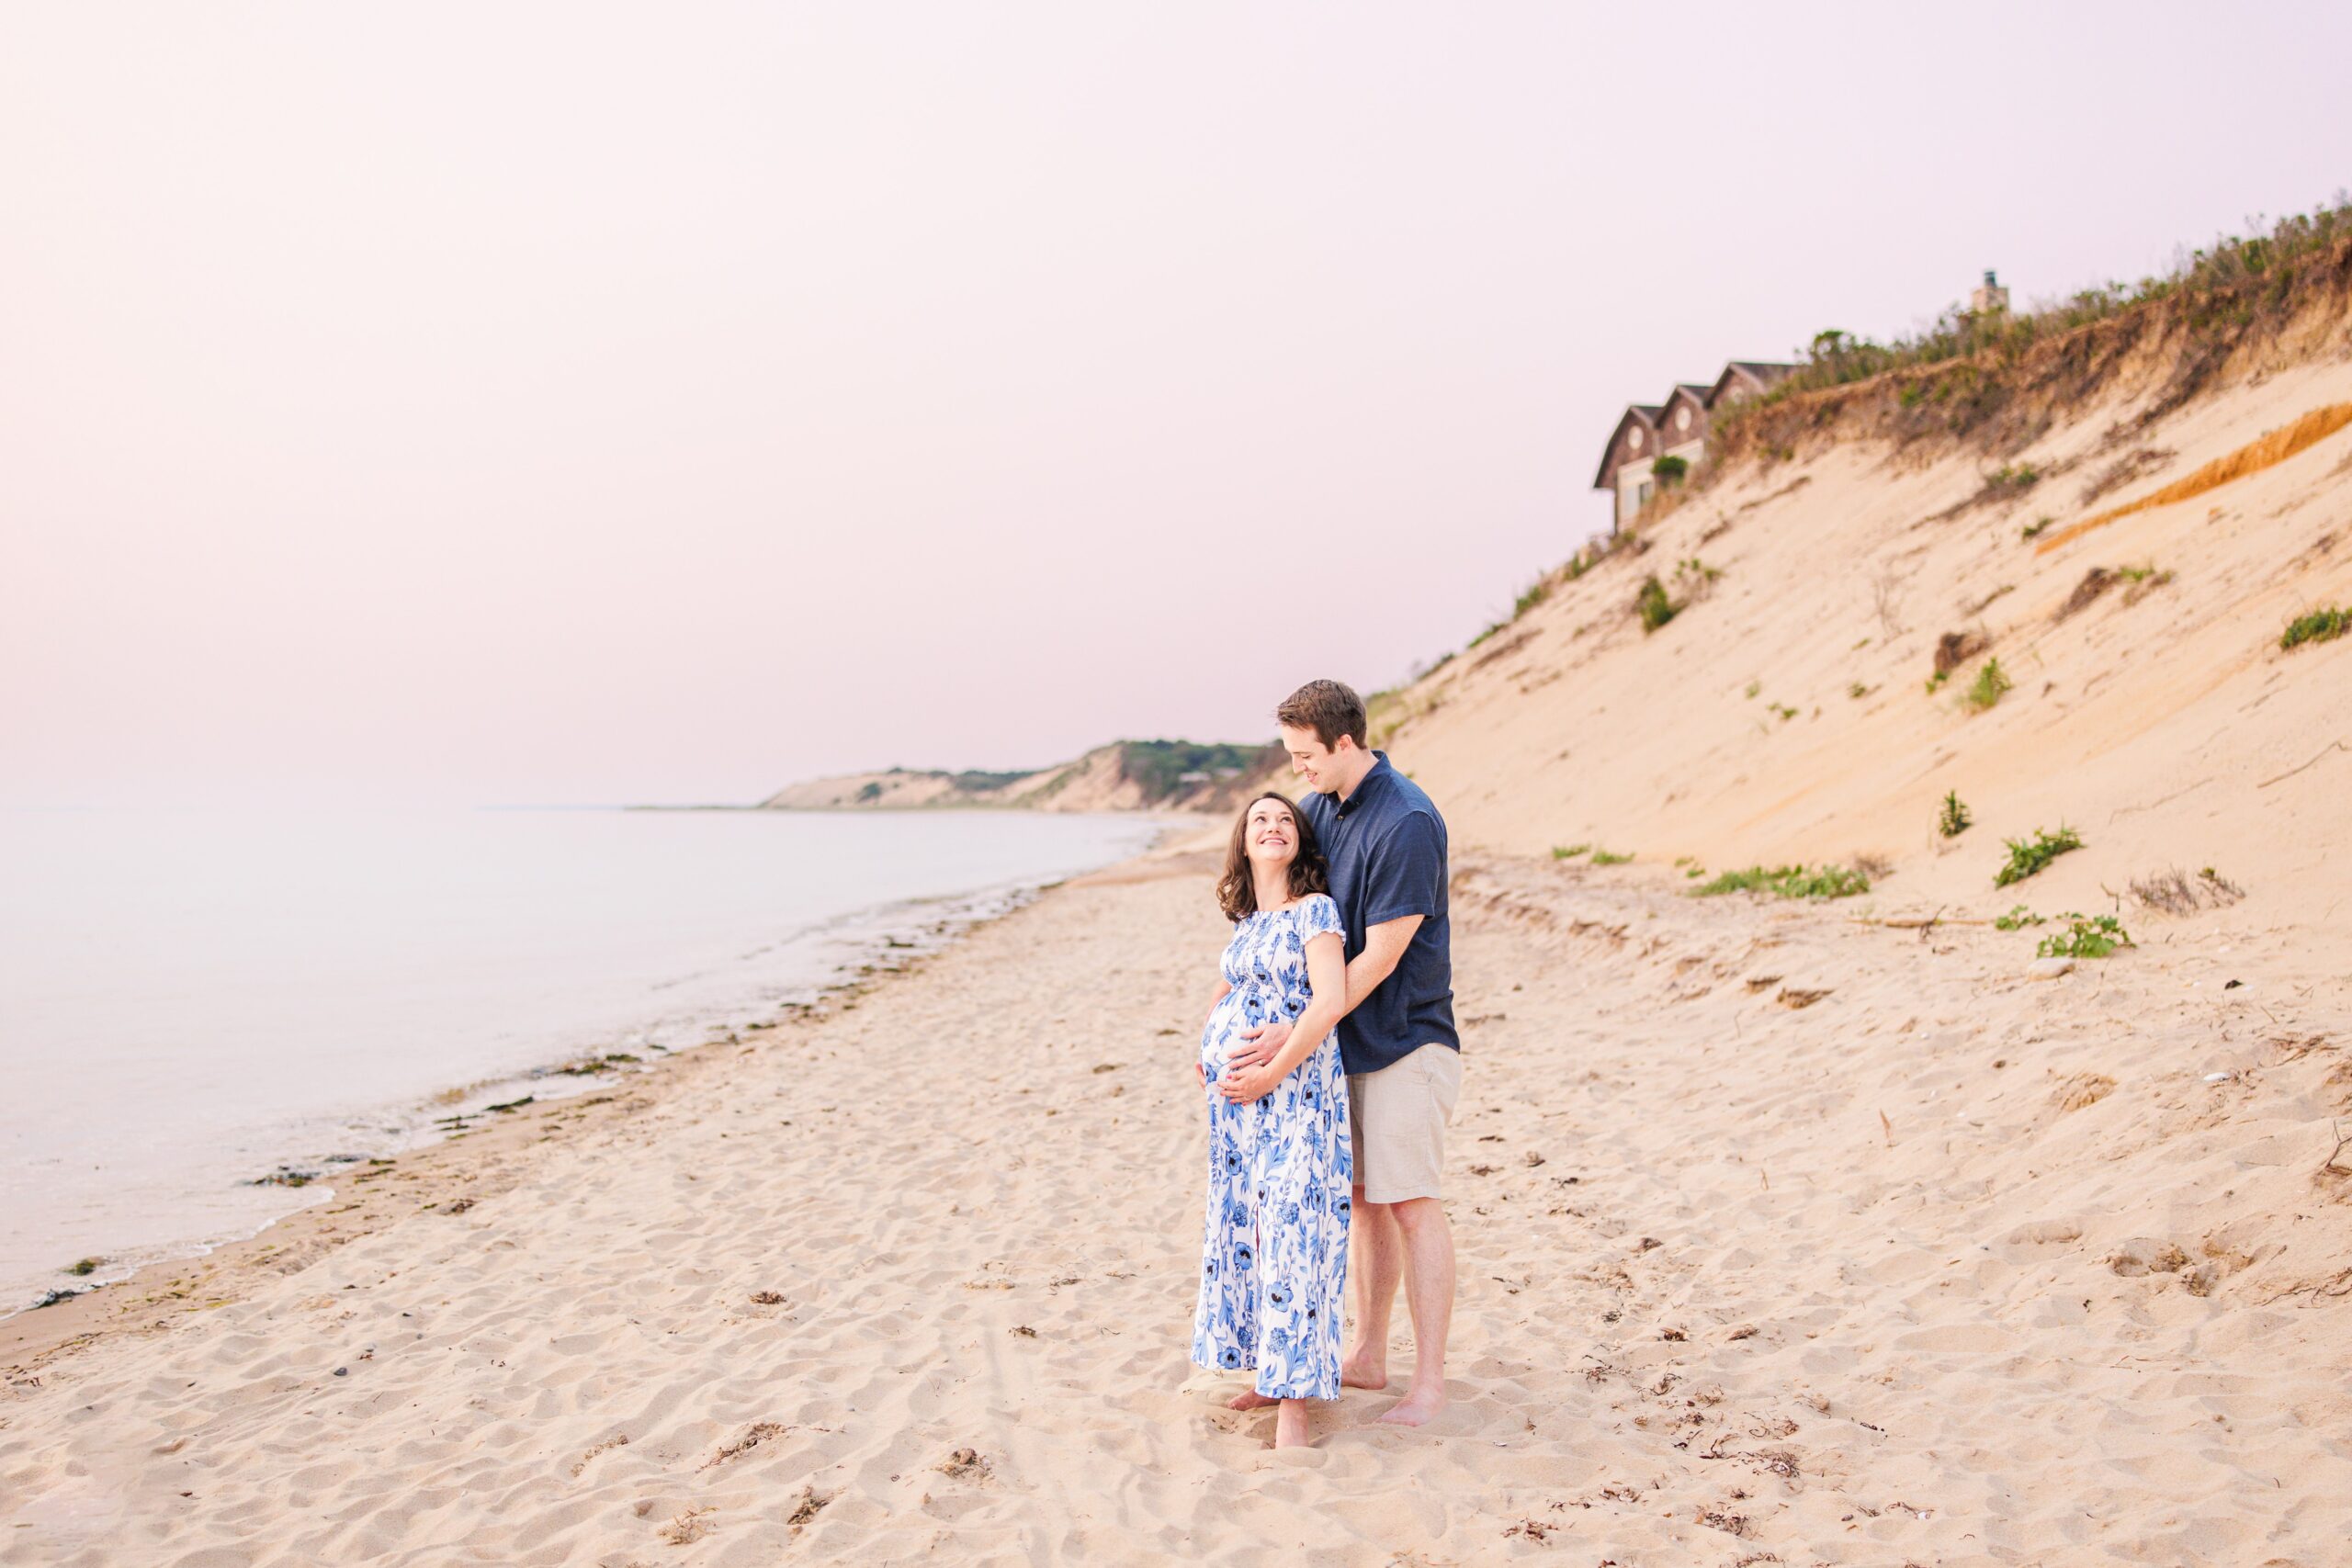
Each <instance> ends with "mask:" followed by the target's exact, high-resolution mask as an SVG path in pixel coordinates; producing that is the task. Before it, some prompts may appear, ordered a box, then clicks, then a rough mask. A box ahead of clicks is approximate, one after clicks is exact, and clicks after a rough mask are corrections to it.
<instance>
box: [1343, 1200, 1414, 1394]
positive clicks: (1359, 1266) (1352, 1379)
mask: <svg viewBox="0 0 2352 1568" xmlns="http://www.w3.org/2000/svg"><path fill="white" fill-rule="evenodd" d="M1352 1201H1353V1205H1354V1217H1353V1218H1352V1219H1351V1222H1350V1224H1349V1226H1348V1294H1349V1295H1350V1296H1351V1297H1352V1298H1353V1299H1352V1300H1351V1302H1350V1303H1349V1304H1350V1305H1351V1306H1352V1307H1353V1308H1354V1309H1355V1310H1354V1311H1353V1313H1352V1314H1351V1316H1352V1317H1353V1318H1354V1320H1355V1321H1354V1323H1353V1325H1351V1326H1352V1327H1353V1329H1354V1336H1353V1343H1351V1345H1350V1346H1349V1347H1348V1351H1347V1354H1346V1356H1345V1357H1344V1358H1342V1359H1341V1360H1340V1382H1341V1383H1343V1384H1345V1385H1346V1386H1347V1387H1349V1388H1386V1387H1387V1386H1388V1320H1389V1314H1391V1313H1392V1312H1394V1311H1395V1310H1396V1306H1397V1280H1398V1279H1399V1278H1400V1277H1401V1276H1402V1275H1403V1273H1404V1269H1405V1248H1404V1239H1403V1237H1401V1236H1400V1235H1398V1234H1397V1216H1396V1215H1394V1214H1393V1213H1389V1205H1388V1204H1386V1203H1367V1202H1365V1201H1363V1188H1361V1187H1359V1188H1357V1189H1356V1190H1355V1196H1354V1199H1353V1200H1352Z"/></svg>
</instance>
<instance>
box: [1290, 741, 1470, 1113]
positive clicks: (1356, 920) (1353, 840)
mask: <svg viewBox="0 0 2352 1568" xmlns="http://www.w3.org/2000/svg"><path fill="white" fill-rule="evenodd" d="M1373 756H1374V758H1375V759H1377V761H1374V763H1373V768H1372V772H1370V773H1366V774H1365V775H1364V776H1363V783H1362V784H1358V785H1356V789H1355V793H1354V794H1353V795H1350V796H1348V798H1347V799H1345V800H1340V798H1338V797H1337V796H1335V795H1325V794H1324V793H1323V792H1321V791H1320V790H1317V791H1315V792H1314V793H1312V794H1310V795H1307V797H1306V802H1305V803H1304V804H1303V805H1302V806H1301V807H1300V809H1301V810H1303V811H1305V812H1306V822H1307V826H1308V827H1310V828H1312V829H1314V830H1315V838H1316V840H1317V842H1318V843H1319V844H1320V845H1321V846H1322V849H1323V854H1324V858H1325V859H1327V860H1329V862H1330V863H1331V897H1332V899H1333V901H1334V902H1336V903H1337V904H1338V905H1339V906H1340V919H1342V920H1344V921H1345V922H1346V923H1347V928H1348V930H1347V938H1346V942H1347V954H1348V957H1349V958H1350V959H1351V960H1353V959H1354V958H1355V956H1356V955H1357V954H1358V953H1362V952H1363V944H1364V932H1365V931H1369V930H1371V929H1372V928H1373V927H1374V926H1376V925H1379V924H1381V923H1383V922H1384V921H1387V920H1395V919H1403V918H1404V917H1405V916H1407V915H1419V916H1420V917H1421V923H1420V924H1419V926H1418V927H1416V928H1415V929H1414V931H1413V940H1412V942H1411V943H1410V944H1408V946H1407V947H1406V949H1405V956H1404V957H1402V958H1400V959H1398V960H1397V967H1396V968H1395V969H1393V970H1391V971H1390V972H1389V976H1388V978H1387V979H1385V980H1383V981H1382V982H1381V983H1380V988H1379V989H1378V990H1375V991H1374V992H1373V993H1372V995H1371V996H1369V997H1366V998H1364V999H1363V1005H1362V1006H1361V1007H1359V1008H1357V1009H1356V1010H1355V1011H1353V1012H1351V1013H1350V1014H1348V1016H1347V1017H1345V1018H1343V1019H1341V1020H1340V1062H1341V1064H1342V1065H1343V1066H1346V1068H1347V1070H1348V1071H1350V1072H1351V1073H1376V1072H1378V1071H1379V1070H1380V1069H1381V1068H1383V1067H1385V1066H1390V1065H1391V1064H1393V1063H1396V1062H1398V1061H1401V1060H1403V1059H1404V1058H1405V1057H1407V1056H1408V1055H1411V1054H1412V1053H1414V1052H1415V1051H1418V1050H1419V1049H1420V1048H1421V1047H1422V1046H1424V1045H1450V1046H1452V1047H1453V1049H1454V1050H1456V1051H1459V1050H1461V1049H1462V1037H1461V1036H1460V1035H1459V1034H1456V1033H1455V1032H1454V1030H1453V940H1452V939H1453V932H1452V928H1451V927H1450V926H1448V924H1447V923H1446V915H1445V892H1446V886H1445V883H1446V871H1445V818H1442V817H1440V816H1439V815H1438V814H1437V807H1435V806H1433V805H1431V804H1430V797H1429V796H1428V795H1425V794H1423V793H1422V791H1421V786H1420V785H1419V784H1415V783H1414V782H1413V781H1412V780H1410V779H1408V778H1407V777H1406V776H1405V775H1404V774H1402V773H1398V772H1397V770H1396V769H1394V768H1392V767H1390V766H1389V765H1388V753H1386V752H1385V751H1375V752H1374V753H1373Z"/></svg>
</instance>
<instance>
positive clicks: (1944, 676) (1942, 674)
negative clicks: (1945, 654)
mask: <svg viewBox="0 0 2352 1568" xmlns="http://www.w3.org/2000/svg"><path fill="white" fill-rule="evenodd" d="M1949 680H1951V671H1949V670H1939V671H1936V672H1935V673H1934V674H1932V675H1930V676H1928V695H1929V696H1931V697H1932V696H1934V695H1935V694H1937V693H1938V692H1939V691H1940V690H1942V689H1943V683H1944V682H1946V681H1949Z"/></svg>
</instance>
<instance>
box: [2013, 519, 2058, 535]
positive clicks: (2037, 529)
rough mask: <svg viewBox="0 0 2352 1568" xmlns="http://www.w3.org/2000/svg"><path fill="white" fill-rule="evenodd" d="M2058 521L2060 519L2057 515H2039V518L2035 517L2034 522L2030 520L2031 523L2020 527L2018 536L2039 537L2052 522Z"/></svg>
mask: <svg viewBox="0 0 2352 1568" xmlns="http://www.w3.org/2000/svg"><path fill="white" fill-rule="evenodd" d="M2057 521H2058V519H2056V518H2055V517H2037V518H2035V519H2034V520H2033V521H2032V522H2030V523H2029V524H2027V525H2025V526H2024V527H2022V528H2020V529H2018V538H2020V539H2032V538H2037V537H2039V536H2041V534H2042V532H2043V531H2044V530H2045V529H2047V528H2048V527H2049V526H2050V525H2052V523H2055V522H2057Z"/></svg>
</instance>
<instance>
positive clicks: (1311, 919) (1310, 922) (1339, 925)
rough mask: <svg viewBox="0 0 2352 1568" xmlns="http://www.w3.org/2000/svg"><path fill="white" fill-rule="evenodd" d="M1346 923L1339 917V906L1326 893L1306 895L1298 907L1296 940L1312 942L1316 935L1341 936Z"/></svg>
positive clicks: (1345, 930)
mask: <svg viewBox="0 0 2352 1568" xmlns="http://www.w3.org/2000/svg"><path fill="white" fill-rule="evenodd" d="M1346 932H1347V925H1346V923H1345V922H1344V921H1342V920H1341V919H1340V906H1339V905H1337V904H1335V903H1333V902H1332V901H1331V896H1330V895H1329V894H1328V893H1312V894H1309V895H1307V897H1306V901H1305V902H1303V903H1301V904H1300V905H1299V907H1298V940H1299V941H1300V942H1312V941H1314V940H1315V939H1316V938H1317V937H1318V936H1343V935H1345V934H1346Z"/></svg>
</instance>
